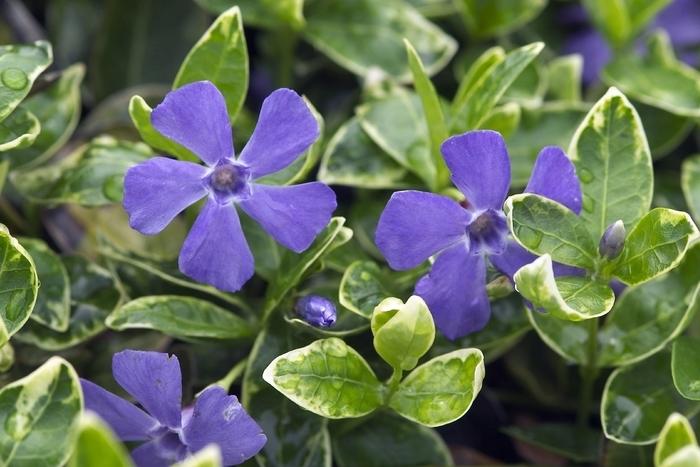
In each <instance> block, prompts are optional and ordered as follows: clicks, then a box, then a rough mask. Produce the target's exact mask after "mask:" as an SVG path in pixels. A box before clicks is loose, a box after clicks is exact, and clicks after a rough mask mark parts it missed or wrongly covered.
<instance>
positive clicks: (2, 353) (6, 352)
mask: <svg viewBox="0 0 700 467" xmlns="http://www.w3.org/2000/svg"><path fill="white" fill-rule="evenodd" d="M14 364H15V349H14V348H13V347H12V346H11V345H10V343H9V342H7V343H6V344H5V345H3V346H2V347H0V373H5V372H6V371H8V370H9V369H10V368H12V365H14Z"/></svg>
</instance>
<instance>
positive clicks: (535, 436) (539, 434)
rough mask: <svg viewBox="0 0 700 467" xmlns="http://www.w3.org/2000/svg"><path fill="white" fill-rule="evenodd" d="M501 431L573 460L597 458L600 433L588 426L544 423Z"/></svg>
mask: <svg viewBox="0 0 700 467" xmlns="http://www.w3.org/2000/svg"><path fill="white" fill-rule="evenodd" d="M503 431H504V432H505V433H506V434H507V435H510V436H512V437H513V438H515V439H517V440H519V441H522V442H524V443H526V444H530V445H532V446H537V447H540V448H543V449H544V450H545V451H548V452H553V453H555V454H558V455H560V456H563V457H565V458H567V459H571V460H573V461H575V462H595V461H597V460H598V452H599V450H600V435H599V433H598V432H597V431H595V430H591V429H589V428H583V429H582V428H581V427H578V426H574V425H570V424H566V423H544V424H540V425H535V426H528V427H527V428H520V427H517V426H510V427H507V428H505V429H504V430H503Z"/></svg>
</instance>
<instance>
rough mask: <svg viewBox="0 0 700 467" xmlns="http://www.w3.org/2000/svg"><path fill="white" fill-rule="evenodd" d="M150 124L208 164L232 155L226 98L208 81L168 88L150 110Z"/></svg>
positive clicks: (231, 135) (231, 137)
mask: <svg viewBox="0 0 700 467" xmlns="http://www.w3.org/2000/svg"><path fill="white" fill-rule="evenodd" d="M151 123H152V124H153V126H154V127H155V129H156V130H158V131H159V132H160V134H162V135H163V136H166V137H168V138H170V139H171V140H173V141H175V142H176V143H179V144H181V145H182V146H184V147H186V148H187V149H189V150H190V151H192V152H193V153H195V154H196V155H197V156H199V158H200V159H202V160H203V161H204V162H206V163H207V164H208V165H210V166H211V165H214V164H216V163H217V162H218V161H219V160H221V159H223V158H232V157H233V156H234V152H233V134H232V132H231V123H230V122H229V118H228V114H227V113H226V101H225V100H224V96H222V95H221V92H219V90H218V89H217V88H216V86H214V85H213V84H212V83H211V82H209V81H197V82H194V83H190V84H186V85H184V86H182V87H181V88H178V89H176V90H174V91H170V92H169V93H168V94H167V95H166V96H165V98H164V99H163V102H161V104H160V105H158V106H157V107H156V108H155V109H153V112H152V113H151Z"/></svg>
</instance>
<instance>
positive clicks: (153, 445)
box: [131, 441, 177, 467]
mask: <svg viewBox="0 0 700 467" xmlns="http://www.w3.org/2000/svg"><path fill="white" fill-rule="evenodd" d="M131 459H132V460H133V461H134V464H136V466H137V467H169V466H170V465H172V464H173V462H177V459H171V458H169V457H168V456H164V455H163V453H162V451H161V449H160V448H159V447H158V442H157V441H150V442H148V443H144V444H142V445H141V446H139V447H137V448H136V449H134V450H133V451H131Z"/></svg>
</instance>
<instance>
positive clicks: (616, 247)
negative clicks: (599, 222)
mask: <svg viewBox="0 0 700 467" xmlns="http://www.w3.org/2000/svg"><path fill="white" fill-rule="evenodd" d="M626 235H627V232H625V224H623V223H622V221H621V220H619V221H616V222H613V223H612V224H610V225H609V226H608V228H607V229H605V232H604V233H603V236H602V237H600V243H599V244H598V252H599V253H600V256H602V257H603V258H605V259H608V260H611V259H615V258H617V257H618V256H620V253H622V249H623V248H624V247H625V236H626Z"/></svg>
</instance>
